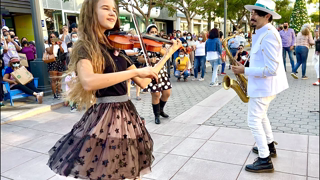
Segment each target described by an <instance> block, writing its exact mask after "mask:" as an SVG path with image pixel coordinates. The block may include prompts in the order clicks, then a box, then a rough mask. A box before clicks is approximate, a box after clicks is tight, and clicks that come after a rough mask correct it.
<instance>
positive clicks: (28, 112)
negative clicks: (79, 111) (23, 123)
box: [1, 95, 63, 123]
mask: <svg viewBox="0 0 320 180" xmlns="http://www.w3.org/2000/svg"><path fill="white" fill-rule="evenodd" d="M35 99H36V98H35V97H27V98H22V99H16V100H14V106H11V105H10V101H6V102H5V106H3V107H1V123H6V122H8V121H11V120H17V119H22V118H26V117H30V116H34V115H36V114H40V113H44V112H48V111H51V110H52V109H56V108H59V107H61V106H62V102H63V100H55V99H53V97H52V95H49V96H44V97H43V103H42V104H38V102H37V101H36V100H35Z"/></svg>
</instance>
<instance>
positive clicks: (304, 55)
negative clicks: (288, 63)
mask: <svg viewBox="0 0 320 180" xmlns="http://www.w3.org/2000/svg"><path fill="white" fill-rule="evenodd" d="M308 53H309V49H308V48H307V47H305V46H297V47H296V56H297V64H296V65H295V66H294V68H293V72H297V70H298V68H299V67H300V65H301V64H302V77H303V76H305V75H306V70H307V59H308Z"/></svg>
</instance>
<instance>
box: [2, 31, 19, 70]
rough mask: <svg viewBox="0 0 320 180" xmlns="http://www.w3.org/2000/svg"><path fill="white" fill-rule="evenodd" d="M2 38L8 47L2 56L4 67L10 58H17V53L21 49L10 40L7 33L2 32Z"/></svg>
mask: <svg viewBox="0 0 320 180" xmlns="http://www.w3.org/2000/svg"><path fill="white" fill-rule="evenodd" d="M3 36H4V39H5V41H6V43H7V46H8V51H7V52H5V53H4V55H3V61H4V65H5V66H8V65H9V61H10V59H11V58H12V57H19V55H18V51H20V50H21V47H20V46H19V45H18V44H17V43H16V42H15V41H14V40H13V39H12V38H11V36H10V34H9V32H8V31H6V32H4V33H3Z"/></svg>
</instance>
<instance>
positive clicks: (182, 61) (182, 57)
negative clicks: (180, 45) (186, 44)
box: [174, 49, 190, 82]
mask: <svg viewBox="0 0 320 180" xmlns="http://www.w3.org/2000/svg"><path fill="white" fill-rule="evenodd" d="M189 62H190V60H189V58H188V57H187V56H186V52H185V51H184V50H183V49H182V50H180V53H179V57H177V59H176V65H177V70H176V71H175V72H174V76H175V77H176V78H178V80H177V81H178V82H179V81H180V79H181V76H183V80H184V82H186V81H188V80H187V78H188V77H189V75H190V73H189V70H188V69H189Z"/></svg>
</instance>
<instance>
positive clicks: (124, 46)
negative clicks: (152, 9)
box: [107, 32, 172, 52]
mask: <svg viewBox="0 0 320 180" xmlns="http://www.w3.org/2000/svg"><path fill="white" fill-rule="evenodd" d="M141 37H142V42H143V44H144V45H145V48H146V51H151V52H160V51H161V49H162V47H163V44H172V42H171V41H170V40H167V39H163V38H159V37H155V36H150V35H147V34H142V35H141ZM107 38H108V40H109V42H110V44H111V45H112V46H113V47H114V48H115V49H120V50H128V49H133V48H139V49H141V48H143V47H142V46H141V44H140V41H139V36H138V35H135V36H133V35H130V34H127V33H126V32H110V33H109V35H108V36H107Z"/></svg>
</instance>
